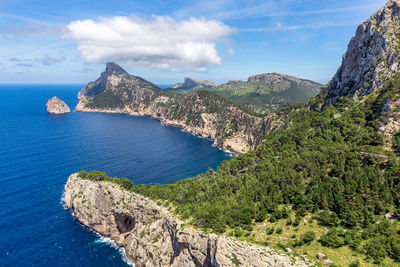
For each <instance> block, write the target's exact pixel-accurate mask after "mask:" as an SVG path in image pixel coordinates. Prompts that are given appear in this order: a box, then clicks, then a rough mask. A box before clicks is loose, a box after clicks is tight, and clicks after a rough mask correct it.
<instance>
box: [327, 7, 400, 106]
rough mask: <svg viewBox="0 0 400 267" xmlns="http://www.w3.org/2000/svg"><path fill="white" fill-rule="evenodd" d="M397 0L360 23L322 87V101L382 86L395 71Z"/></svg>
mask: <svg viewBox="0 0 400 267" xmlns="http://www.w3.org/2000/svg"><path fill="white" fill-rule="evenodd" d="M399 16H400V0H389V1H388V2H387V4H386V5H385V6H384V7H382V8H381V9H380V10H379V11H377V12H376V13H375V14H373V15H372V16H371V18H369V19H368V20H367V21H365V22H363V23H361V24H360V25H359V26H358V28H357V31H356V35H355V36H354V37H353V38H352V39H351V41H350V43H349V45H348V49H347V52H346V53H345V54H344V55H343V62H342V65H341V66H340V67H339V69H338V71H337V73H336V75H335V76H334V77H333V79H332V81H331V82H330V83H329V84H328V86H327V87H326V88H325V89H324V92H325V93H326V94H327V97H326V104H333V103H336V102H337V100H338V98H339V97H341V96H351V97H354V98H358V97H361V96H365V95H368V94H370V93H372V92H374V91H376V90H377V89H380V88H381V87H382V84H383V82H384V81H385V80H387V79H388V78H389V77H391V76H392V74H393V73H396V72H398V70H399V54H400V38H399V37H400V17H399Z"/></svg>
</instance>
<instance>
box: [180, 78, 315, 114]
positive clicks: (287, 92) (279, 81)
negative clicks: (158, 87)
mask: <svg viewBox="0 0 400 267" xmlns="http://www.w3.org/2000/svg"><path fill="white" fill-rule="evenodd" d="M321 88H322V84H319V83H316V82H313V81H309V80H305V79H299V78H296V77H293V76H288V75H283V74H279V73H267V74H259V75H254V76H250V77H249V78H248V80H247V82H244V81H229V82H228V83H225V84H222V85H219V86H213V87H208V88H206V89H205V90H207V91H210V92H213V93H215V94H218V95H220V96H222V97H224V98H226V99H229V100H231V101H233V102H236V103H240V104H242V105H244V106H245V107H247V108H249V109H251V110H255V111H257V112H259V113H270V112H271V111H276V110H279V109H282V108H284V107H287V106H289V105H292V104H298V103H304V102H305V101H307V100H308V99H310V98H311V97H314V96H316V95H317V94H318V93H319V92H320V90H321ZM201 89H204V87H203V86H196V87H192V88H190V89H189V90H184V91H177V92H181V93H188V92H193V91H196V90H201Z"/></svg>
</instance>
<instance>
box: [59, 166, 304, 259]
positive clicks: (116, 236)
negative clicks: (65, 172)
mask: <svg viewBox="0 0 400 267" xmlns="http://www.w3.org/2000/svg"><path fill="white" fill-rule="evenodd" d="M64 202H65V205H66V207H67V208H68V209H71V210H72V211H73V215H74V216H75V218H76V219H77V220H78V221H79V222H81V223H82V224H83V225H85V226H87V227H89V228H91V229H93V230H95V231H97V232H99V233H100V234H102V235H104V236H107V237H110V238H111V239H112V240H114V241H115V242H116V243H117V244H118V245H119V246H121V247H124V248H125V252H126V255H127V257H128V258H129V259H130V260H131V261H132V262H134V263H135V265H136V266H139V267H140V266H185V267H190V266H196V267H198V266H221V267H222V266H260V267H261V266H263V267H264V266H305V264H304V262H303V261H301V260H300V259H298V258H291V257H290V256H288V255H284V254H283V255H280V254H279V253H277V252H276V251H273V250H271V249H269V248H267V247H261V246H256V245H251V244H248V243H243V242H239V241H237V240H234V239H232V238H227V237H224V236H217V235H214V234H204V233H202V232H200V231H199V230H196V229H193V228H191V227H189V226H186V227H185V226H184V225H183V222H182V221H180V220H179V219H177V218H176V217H174V216H173V215H171V214H170V213H169V212H168V210H166V209H165V208H164V207H160V206H158V205H157V204H156V203H154V202H153V201H151V200H149V199H147V198H144V197H142V196H140V195H137V194H134V193H131V192H128V191H126V190H123V189H121V188H120V187H119V186H118V185H116V184H112V183H109V182H93V181H89V180H83V179H81V178H80V177H79V176H78V175H77V174H72V175H71V176H70V177H69V179H68V182H67V184H66V185H65V194H64Z"/></svg>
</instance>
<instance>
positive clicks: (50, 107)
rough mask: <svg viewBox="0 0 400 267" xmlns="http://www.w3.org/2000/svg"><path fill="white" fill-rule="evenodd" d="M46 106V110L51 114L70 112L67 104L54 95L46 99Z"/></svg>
mask: <svg viewBox="0 0 400 267" xmlns="http://www.w3.org/2000/svg"><path fill="white" fill-rule="evenodd" d="M46 108H47V112H48V113H51V114H65V113H70V112H71V110H70V109H69V107H68V105H67V104H65V102H64V101H62V100H61V99H59V98H58V97H56V96H55V97H53V98H51V99H49V101H47V103H46Z"/></svg>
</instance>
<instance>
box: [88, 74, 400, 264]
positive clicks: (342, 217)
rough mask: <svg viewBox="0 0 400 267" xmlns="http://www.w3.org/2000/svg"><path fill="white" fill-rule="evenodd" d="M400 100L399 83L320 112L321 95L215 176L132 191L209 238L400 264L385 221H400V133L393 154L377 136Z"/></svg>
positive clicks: (396, 235) (397, 244)
mask: <svg viewBox="0 0 400 267" xmlns="http://www.w3.org/2000/svg"><path fill="white" fill-rule="evenodd" d="M399 98H400V78H399V77H396V78H395V79H393V80H391V81H389V82H387V83H386V84H385V86H384V89H381V90H378V91H377V92H375V93H373V94H371V95H369V96H368V97H366V98H365V99H363V101H359V102H356V101H353V100H351V99H349V98H342V99H341V101H340V102H339V103H338V104H337V105H336V106H332V105H330V106H326V107H324V109H323V110H322V111H321V110H320V109H317V108H316V107H318V106H321V105H320V103H319V101H320V100H321V99H323V96H322V95H319V96H318V97H316V98H314V99H312V100H311V101H310V102H309V103H308V104H307V105H306V106H305V107H310V108H303V109H301V110H300V111H293V109H287V110H284V111H282V112H281V114H286V120H285V124H284V126H283V127H281V128H280V129H278V130H275V131H272V132H270V133H269V134H268V135H267V136H266V138H265V141H264V143H263V144H262V145H261V146H259V147H258V148H257V149H255V150H254V151H250V152H249V153H247V154H242V155H240V156H238V157H235V158H233V159H232V160H230V161H225V162H223V163H222V164H221V166H219V167H218V169H217V170H209V171H207V172H206V173H205V174H201V175H198V176H196V177H195V178H192V179H185V180H182V181H179V182H176V183H174V184H170V185H164V186H150V185H133V186H132V188H131V190H132V191H134V192H137V193H140V194H142V195H145V196H148V197H150V198H152V199H154V200H164V201H168V202H169V203H172V204H173V205H174V207H175V210H174V212H175V213H176V214H178V215H179V216H180V217H181V218H182V219H184V220H187V222H188V223H191V224H193V225H196V226H199V227H202V228H203V229H204V230H205V231H214V232H217V233H224V232H228V233H229V235H234V236H235V237H237V238H239V239H241V240H248V241H250V242H254V243H259V244H268V245H272V246H275V247H280V248H284V247H292V248H295V249H296V250H299V251H302V253H304V251H308V253H309V254H310V255H315V251H323V253H325V254H327V255H331V256H330V258H332V259H334V260H335V263H338V264H339V263H340V262H342V263H343V264H344V263H346V265H347V266H348V265H349V264H351V266H357V264H359V263H360V261H361V263H362V264H363V265H364V264H366V265H370V264H372V263H374V264H389V265H392V266H393V265H396V264H399V262H400V225H399V222H398V221H394V222H391V221H389V220H387V219H385V218H384V216H383V215H385V214H386V213H390V212H391V213H395V214H396V215H397V216H400V209H399V206H400V165H399V161H398V158H397V155H396V153H398V141H397V139H396V138H397V136H398V134H397V135H395V137H394V138H393V142H392V145H393V151H392V150H389V149H388V148H387V147H386V144H387V141H388V140H386V139H385V136H384V135H382V134H380V133H378V131H377V129H378V127H379V126H380V125H381V124H382V123H383V122H385V119H386V117H385V112H389V111H386V110H385V109H384V107H385V103H386V102H387V100H388V99H399ZM85 175H86V178H87V179H89V178H88V176H91V175H90V174H89V175H88V174H85ZM85 175H84V176H85ZM98 177H99V176H98V175H97V174H96V175H93V177H92V178H90V179H94V180H97V179H98ZM100 177H102V176H101V175H100ZM102 179H104V180H106V179H112V180H111V181H113V182H114V181H116V182H118V183H120V184H121V182H120V181H119V180H118V178H104V177H103V178H102ZM275 229H276V230H275ZM279 229H280V230H279ZM296 236H297V237H299V238H296ZM288 239H289V240H288ZM303 248H304V249H303ZM335 251H339V252H340V253H339V255H340V256H341V257H342V258H341V257H339V256H338V254H337V253H336V252H335ZM361 255H364V256H362V257H361ZM349 260H351V261H349ZM356 260H359V261H356Z"/></svg>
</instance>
